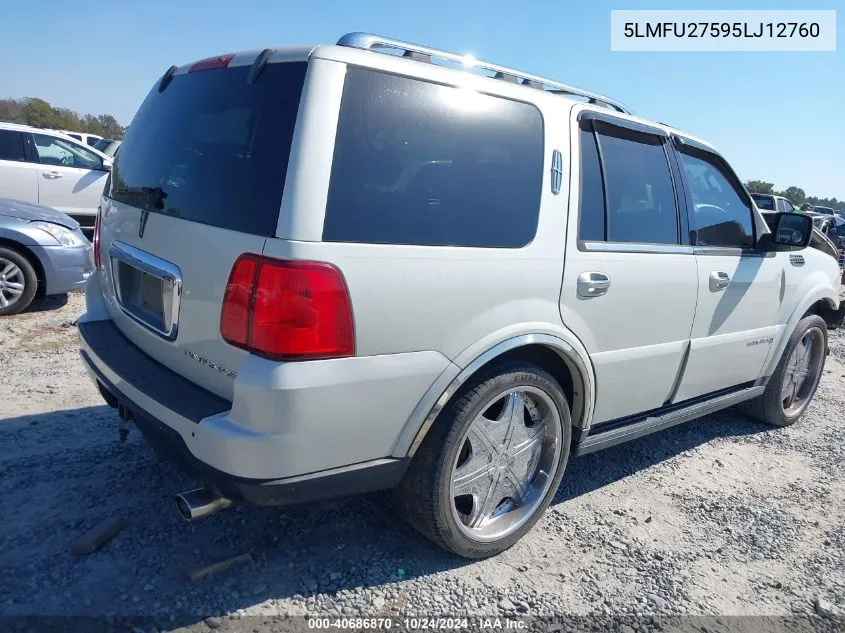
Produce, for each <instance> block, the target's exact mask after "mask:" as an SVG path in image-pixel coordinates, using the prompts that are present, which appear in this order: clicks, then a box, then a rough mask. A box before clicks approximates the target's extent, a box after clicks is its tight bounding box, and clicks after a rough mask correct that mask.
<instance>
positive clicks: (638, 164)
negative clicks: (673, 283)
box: [597, 125, 678, 244]
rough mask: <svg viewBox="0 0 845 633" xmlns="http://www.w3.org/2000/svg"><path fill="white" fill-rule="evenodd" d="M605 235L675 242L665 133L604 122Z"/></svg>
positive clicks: (601, 137)
mask: <svg viewBox="0 0 845 633" xmlns="http://www.w3.org/2000/svg"><path fill="white" fill-rule="evenodd" d="M597 137H598V143H599V149H600V152H601V160H602V169H603V172H604V186H605V188H606V190H607V216H606V217H607V241H608V242H629V243H631V242H634V243H645V244H677V243H678V209H677V204H676V202H675V190H674V187H673V185H672V175H671V173H670V171H669V162H668V159H667V156H666V150H665V149H664V148H663V138H662V137H660V136H657V135H652V134H645V133H641V132H635V131H632V130H628V129H626V128H621V127H615V126H610V125H602V126H601V129H600V131H599V133H598V134H597Z"/></svg>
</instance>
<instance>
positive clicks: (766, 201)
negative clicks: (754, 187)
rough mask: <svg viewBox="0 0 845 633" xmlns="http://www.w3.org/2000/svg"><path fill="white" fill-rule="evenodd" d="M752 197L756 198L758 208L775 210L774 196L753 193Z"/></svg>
mask: <svg viewBox="0 0 845 633" xmlns="http://www.w3.org/2000/svg"><path fill="white" fill-rule="evenodd" d="M751 197H752V198H754V202H755V204H756V205H757V208H758V209H761V210H765V211H774V210H775V199H774V198H773V197H772V196H758V195H755V194H753V193H752V194H751Z"/></svg>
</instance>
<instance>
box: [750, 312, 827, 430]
mask: <svg viewBox="0 0 845 633" xmlns="http://www.w3.org/2000/svg"><path fill="white" fill-rule="evenodd" d="M813 328H818V329H819V330H821V332H822V336H823V341H824V343H823V345H824V347H823V350H822V358H821V367H819V369H818V375H817V376H815V377H814V378H813V380H814V382H813V383H812V385H811V389H810V390H809V397H808V398H807V402H806V404H805V405H804V406H803V407H801V409H800V410H798V411H796V412H793V413H792V414H791V415H787V413H786V412H785V411H784V408H783V399H782V396H781V389H782V387H783V381H784V376H785V374H786V371H787V365H788V364H789V359H790V357H791V356H792V352H793V351H794V350H795V348H796V346H797V345H798V344H799V342H800V341H801V339H802V338H803V337H804V335H805V334H807V332H809V331H810V330H811V329H813ZM826 357H827V326H826V325H825V322H824V319H822V318H821V317H820V316H817V315H815V314H809V315H807V316H805V317H804V318H803V319H801V320H800V321H799V322H798V325H797V326H796V327H795V330H794V331H793V332H792V336H790V337H789V342H788V343H787V345H786V348H785V349H784V350H783V354H782V356H781V359H780V362H779V363H778V366H777V368H776V369H775V371H774V373H773V374H772V376H771V377H770V378H769V382H768V383H767V384H766V390H765V391H764V392H763V394H762V395H760V396H758V397H756V398H754V399H753V400H749V401H748V402H743V403H742V404H741V405H739V409H740V410H741V411H742V412H743V413H745V414H746V415H747V416H749V417H751V418H754V419H756V420H760V421H761V422H766V423H767V424H772V425H774V426H790V425H792V424H795V422H797V421H798V420H799V419H801V416H802V415H804V413H805V411H806V410H807V406H809V403H810V401H811V400H812V398H813V396H814V395H815V393H816V389H817V388H818V386H819V380H821V376H822V374H823V373H824V363H825V359H826Z"/></svg>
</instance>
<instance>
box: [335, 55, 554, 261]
mask: <svg viewBox="0 0 845 633" xmlns="http://www.w3.org/2000/svg"><path fill="white" fill-rule="evenodd" d="M542 180H543V121H542V117H541V115H540V112H539V110H537V109H536V108H535V107H534V106H532V105H529V104H526V103H520V102H516V101H510V100H507V99H502V98H499V97H493V96H490V95H485V94H480V93H477V92H475V91H473V90H468V89H462V88H453V87H450V86H442V85H439V84H433V83H428V82H424V81H419V80H416V79H409V78H406V77H398V76H395V75H388V74H385V73H380V72H376V71H371V70H365V69H357V68H352V69H350V70H349V71H348V73H347V76H346V83H345V85H344V89H343V100H342V104H341V112H340V119H339V122H338V127H337V140H336V142H335V150H334V160H333V162H332V173H331V180H330V184H329V195H328V202H327V207H326V216H325V221H324V225H323V239H324V240H325V241H330V242H366V243H375V244H417V245H427V246H476V247H495V248H519V247H521V246H525V245H526V244H528V243H529V242H530V241H531V240H532V239H533V238H534V234H535V233H536V231H537V217H538V214H539V209H540V195H541V191H542Z"/></svg>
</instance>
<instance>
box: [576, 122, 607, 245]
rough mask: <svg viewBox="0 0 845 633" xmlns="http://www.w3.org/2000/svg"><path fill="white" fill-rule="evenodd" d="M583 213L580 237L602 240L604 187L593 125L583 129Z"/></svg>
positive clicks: (586, 239) (582, 238)
mask: <svg viewBox="0 0 845 633" xmlns="http://www.w3.org/2000/svg"><path fill="white" fill-rule="evenodd" d="M580 134H581V205H580V206H581V211H580V213H581V215H580V220H579V227H578V239H581V240H584V241H598V242H602V241H604V239H605V234H604V228H605V221H604V187H603V186H602V179H601V165H599V153H598V148H597V147H596V137H595V136H594V135H593V131H592V126H591V125H589V124H588V125H587V128H586V129H584V128H582V129H581V133H580Z"/></svg>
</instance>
